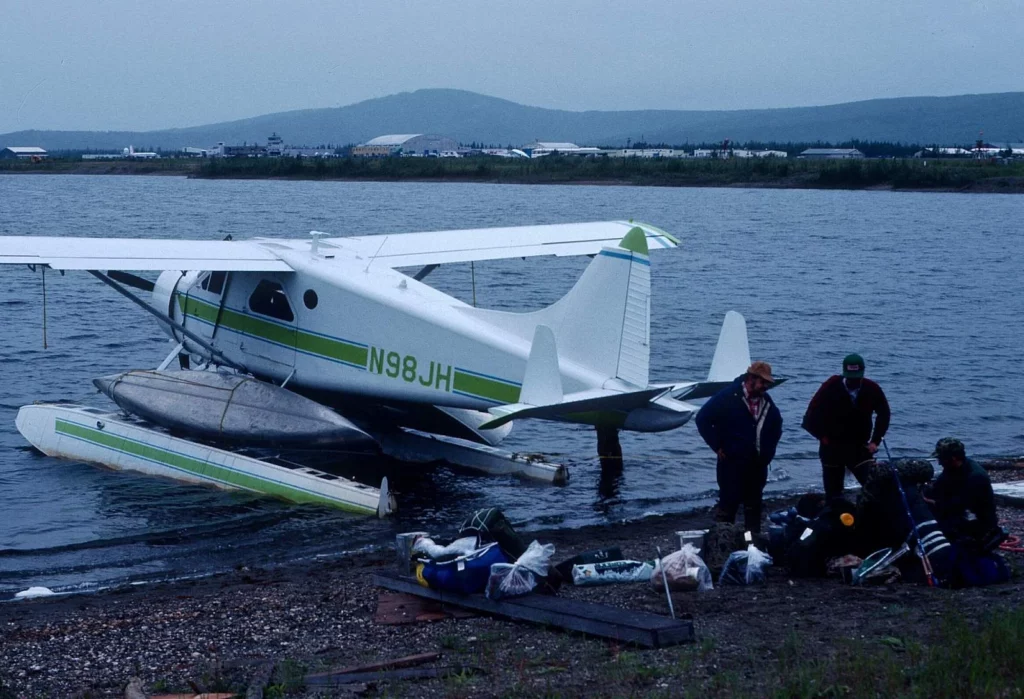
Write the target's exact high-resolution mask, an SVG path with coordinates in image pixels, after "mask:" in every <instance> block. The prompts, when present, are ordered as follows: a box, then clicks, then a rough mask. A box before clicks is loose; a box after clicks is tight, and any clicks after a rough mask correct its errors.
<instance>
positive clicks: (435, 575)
mask: <svg viewBox="0 0 1024 699" xmlns="http://www.w3.org/2000/svg"><path fill="white" fill-rule="evenodd" d="M508 562H509V561H508V559H507V558H506V557H505V554H504V553H502V552H501V547H500V546H498V544H497V543H493V544H487V545H486V546H482V547H481V548H478V549H477V550H476V551H473V552H471V553H467V554H466V555H465V556H459V557H458V558H455V559H452V560H450V561H444V562H438V561H432V560H430V559H420V561H419V563H417V564H416V579H417V580H418V581H419V583H420V585H422V586H423V587H429V588H430V589H431V590H444V591H445V592H460V593H462V594H467V595H468V594H472V593H474V592H483V591H484V588H485V587H487V578H488V577H490V575H491V565H492V564H494V563H508Z"/></svg>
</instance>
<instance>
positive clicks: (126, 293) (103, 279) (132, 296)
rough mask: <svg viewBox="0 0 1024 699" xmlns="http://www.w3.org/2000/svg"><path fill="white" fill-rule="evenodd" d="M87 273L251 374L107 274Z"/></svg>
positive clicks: (222, 360) (212, 352) (227, 361)
mask: <svg viewBox="0 0 1024 699" xmlns="http://www.w3.org/2000/svg"><path fill="white" fill-rule="evenodd" d="M87 271H88V272H89V274H91V275H92V276H94V277H96V278H97V279H99V280H100V281H101V282H103V283H104V284H106V285H107V286H109V287H110V288H111V289H113V290H114V291H116V292H117V293H119V294H121V295H122V296H124V297H125V298H127V299H128V300H129V301H131V302H132V303H134V304H135V305H137V306H139V307H141V308H142V309H143V310H144V311H147V312H149V313H151V314H153V315H154V316H155V317H156V318H157V320H159V321H160V322H161V323H164V324H166V325H170V326H171V327H172V328H174V329H175V330H177V331H179V332H180V333H181V334H182V335H184V336H185V337H187V338H188V339H190V340H192V341H193V342H195V343H196V344H197V345H199V346H200V347H202V348H203V349H205V350H206V351H207V352H209V353H210V356H212V357H215V358H217V359H218V360H220V361H221V362H222V363H224V364H226V365H227V366H229V367H231V368H232V369H237V370H238V371H242V372H245V373H247V374H248V373H249V370H248V369H246V368H245V367H244V366H242V365H241V364H239V363H238V362H234V361H232V360H230V359H228V358H227V357H225V356H224V353H223V352H221V351H220V350H219V349H217V348H216V347H214V346H213V345H211V344H210V343H209V342H207V341H206V340H204V339H203V338H202V337H200V336H199V335H197V334H196V333H194V332H192V331H191V330H189V329H188V328H186V327H185V326H184V325H182V324H181V323H178V322H176V321H175V320H174V319H173V318H171V317H170V316H168V315H165V314H163V313H161V312H160V311H158V310H156V309H155V308H153V307H152V306H150V305H149V304H148V303H146V302H145V301H143V300H142V299H140V298H139V297H137V296H136V295H135V294H133V293H132V292H130V291H128V290H127V289H125V288H123V287H122V286H120V285H119V284H117V282H115V281H114V280H112V279H111V278H110V277H108V276H107V275H105V274H103V273H101V272H97V271H95V270H92V269H90V270H87Z"/></svg>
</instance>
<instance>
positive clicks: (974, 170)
mask: <svg viewBox="0 0 1024 699" xmlns="http://www.w3.org/2000/svg"><path fill="white" fill-rule="evenodd" d="M0 174H25V175H31V174H51V175H152V176H169V177H173V176H177V177H188V178H190V179H231V180H289V181H317V182H431V183H441V184H457V183H474V184H520V185H545V184H555V185H583V186H618V187H714V188H724V189H805V190H807V189H817V190H843V191H884V192H941V193H967V194H1024V163H1017V162H1007V163H1002V162H989V161H973V160H972V161H951V160H945V161H943V160H920V159H902V160H895V159H889V160H886V159H866V160H833V161H822V160H819V161H815V160H783V159H779V160H776V161H774V162H766V161H757V162H751V161H749V160H736V159H734V160H719V161H716V160H700V161H698V160H676V161H670V160H654V159H652V160H637V161H629V160H610V159H599V160H589V161H588V160H587V159H572V158H553V157H549V158H544V159H541V160H539V161H526V162H522V161H507V160H503V161H497V160H492V159H480V158H459V159H438V158H380V159H366V158H335V159H328V160H311V159H302V160H300V159H290V158H289V159H281V158H273V159H271V158H252V159H217V160H209V159H206V160H182V159H170V158H168V159H161V160H145V161H90V162H83V161H80V160H61V159H53V160H47V161H42V162H39V163H27V162H4V163H0Z"/></svg>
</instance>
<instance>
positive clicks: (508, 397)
mask: <svg viewBox="0 0 1024 699" xmlns="http://www.w3.org/2000/svg"><path fill="white" fill-rule="evenodd" d="M178 306H179V307H180V308H181V309H182V311H183V312H184V314H185V315H186V316H192V317H194V318H197V319H199V320H201V321H205V322H207V323H210V324H215V323H216V322H217V315H218V313H220V324H221V325H222V326H224V327H226V328H228V329H229V330H234V331H236V332H240V333H244V334H246V335H250V336H253V337H258V338H260V339H264V340H268V341H270V342H275V343H277V344H279V345H283V346H285V347H294V348H295V349H297V350H298V351H300V352H305V353H307V354H311V355H314V356H317V357H323V358H324V359H333V360H335V361H340V362H344V363H345V364H349V365H352V366H356V367H361V368H363V369H365V368H366V366H367V362H368V360H369V349H368V348H367V347H365V346H362V345H357V344H355V343H352V342H346V341H344V340H338V339H335V338H331V337H324V336H322V335H314V334H312V333H309V332H306V331H305V330H301V329H300V330H292V329H291V328H286V327H283V326H281V325H277V324H276V323H271V322H269V321H265V320H260V319H259V318H255V317H253V316H251V315H248V314H245V313H240V312H238V311H235V310H232V309H230V308H224V309H219V308H218V307H217V306H215V305H213V304H210V303H207V302H206V301H202V300H200V299H196V298H192V297H189V298H188V299H186V298H185V297H183V296H181V295H180V294H179V295H178ZM454 374H455V376H454V380H453V382H452V383H453V385H452V390H454V391H457V392H459V393H464V394H468V395H471V396H476V397H479V398H484V399H486V400H489V401H494V402H497V403H515V402H517V401H518V400H519V389H520V387H519V386H518V385H517V384H512V383H507V382H504V381H500V380H497V379H492V378H488V377H486V376H480V375H478V374H471V373H467V372H465V371H461V370H459V369H455V372H454Z"/></svg>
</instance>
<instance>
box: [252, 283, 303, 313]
mask: <svg viewBox="0 0 1024 699" xmlns="http://www.w3.org/2000/svg"><path fill="white" fill-rule="evenodd" d="M249 309H250V310H251V311H252V312H253V313H259V314H261V315H265V316H270V317H271V318H276V319H277V320H283V321H286V322H289V323H290V322H292V321H293V320H295V314H294V313H292V307H291V305H290V304H289V303H288V296H287V295H286V294H285V293H284V288H283V287H282V286H281V285H280V284H278V283H277V282H272V281H268V280H266V279H263V280H261V281H260V283H259V284H257V285H256V289H255V290H254V291H253V292H252V296H250V297H249Z"/></svg>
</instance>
